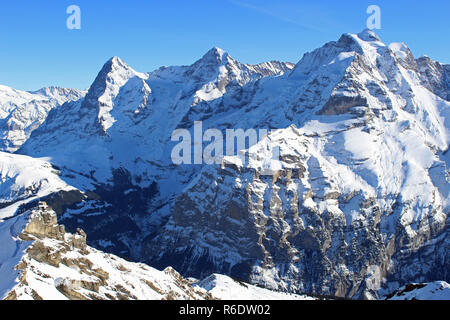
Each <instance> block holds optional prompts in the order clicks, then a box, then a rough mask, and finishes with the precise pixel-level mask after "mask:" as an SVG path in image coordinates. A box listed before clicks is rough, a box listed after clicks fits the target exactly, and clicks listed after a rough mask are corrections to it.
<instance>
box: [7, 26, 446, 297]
mask: <svg viewBox="0 0 450 320" xmlns="http://www.w3.org/2000/svg"><path fill="white" fill-rule="evenodd" d="M449 79H450V74H449V66H447V65H443V64H440V63H438V62H435V61H432V60H431V59H429V58H427V57H424V58H419V59H415V58H414V56H413V54H412V53H411V51H410V50H409V49H408V47H407V46H406V45H405V44H401V43H394V44H391V45H386V44H384V43H383V42H382V41H381V40H380V39H379V38H378V36H377V35H376V34H375V33H373V32H372V31H368V30H366V31H364V32H362V33H359V34H344V35H343V36H342V37H341V38H340V39H339V40H338V41H333V42H330V43H327V44H325V45H324V46H323V47H321V48H319V49H317V50H314V51H313V52H311V53H307V54H305V55H304V57H303V58H302V59H301V60H300V61H299V62H298V63H297V64H296V65H295V66H293V65H291V64H289V63H280V62H271V63H263V64H259V65H246V64H242V63H240V62H238V61H236V60H235V59H233V58H232V57H231V56H230V55H229V54H227V53H226V52H224V51H223V50H221V49H218V48H213V49H212V50H210V51H209V52H208V53H206V54H205V56H203V57H202V58H201V59H200V60H198V61H197V62H195V63H194V64H193V65H191V66H178V67H163V68H160V69H158V70H156V71H153V72H149V73H141V72H137V71H135V70H133V69H132V68H131V67H130V66H128V65H127V64H126V63H125V62H124V61H122V60H121V59H120V58H117V57H114V58H112V59H111V60H109V61H108V62H107V63H106V64H105V65H104V66H103V68H102V70H101V71H100V73H99V74H98V76H97V78H96V79H95V81H94V82H93V84H92V85H91V86H90V88H89V91H88V92H87V94H86V96H85V97H82V98H80V99H77V100H75V101H72V102H67V103H65V104H63V105H62V106H60V107H58V108H54V109H53V110H51V111H50V112H49V114H48V117H47V119H46V121H45V122H44V123H43V124H42V125H41V126H39V127H38V128H37V129H36V130H34V131H33V132H32V134H31V135H30V137H29V138H28V139H27V141H26V142H25V143H24V144H23V146H22V147H21V148H20V149H19V150H18V152H17V153H20V154H23V155H26V156H28V157H33V158H45V159H46V160H39V161H47V163H51V165H52V166H53V167H54V168H55V170H56V171H57V172H58V175H57V178H58V179H59V180H61V181H62V182H63V183H62V185H61V187H59V189H58V190H55V191H53V192H52V193H51V194H48V193H47V194H46V195H43V197H44V198H45V199H46V200H47V202H49V203H50V204H51V206H52V207H53V208H55V210H56V211H57V213H58V214H60V215H61V219H62V222H63V223H64V224H65V225H66V226H67V227H68V229H69V230H71V231H72V232H75V229H76V227H78V226H79V227H82V228H83V229H84V230H85V231H86V233H87V235H88V243H89V244H90V245H92V246H94V247H96V248H97V249H102V250H104V251H107V252H110V253H114V254H117V255H120V256H122V257H126V258H128V259H132V260H134V261H141V262H146V263H148V264H150V265H152V266H153V267H157V268H159V269H164V268H165V267H168V266H171V267H174V268H175V269H176V270H178V271H180V273H181V274H182V275H183V276H186V277H190V276H193V277H196V278H205V277H208V276H210V275H211V274H214V273H219V274H225V275H231V276H232V277H234V278H237V279H240V280H243V281H247V282H250V283H253V284H258V285H260V286H264V287H266V288H270V289H276V290H281V291H289V292H292V293H303V292H306V293H308V294H314V295H326V296H336V297H348V298H369V299H371V298H381V297H383V296H384V295H387V294H389V293H390V292H392V291H393V290H394V289H397V288H398V287H400V286H402V285H406V284H408V283H418V282H432V281H438V280H443V281H447V282H449V281H450V279H449V274H448V266H449V264H450V257H449V255H448V252H449V247H450V241H449V240H448V239H449V237H448V236H447V235H448V230H449V227H448V226H449V224H448V223H447V217H448V213H449V200H450V198H449V172H448V167H449V157H448V143H449V128H450V125H449V122H448V121H449V120H448V118H449V110H450V101H449V96H448V93H449V88H450V87H449V86H450V82H449ZM194 121H202V126H203V131H205V130H207V129H209V128H217V129H219V130H220V131H222V132H225V130H226V129H238V128H242V129H244V130H246V129H271V130H273V131H272V132H271V133H270V134H268V135H267V136H264V137H260V138H261V139H260V141H259V142H258V143H256V144H255V145H252V146H248V149H247V150H246V152H247V154H248V155H249V156H248V158H249V163H245V164H244V163H241V159H240V158H238V157H232V156H230V157H225V158H224V159H223V161H222V163H221V164H220V165H174V164H173V162H172V159H171V151H172V148H173V147H174V145H175V144H176V142H172V141H171V134H172V132H173V131H174V130H175V129H178V128H186V129H188V130H190V131H191V132H192V131H193V125H194ZM275 148H279V150H280V163H279V164H280V167H278V168H277V169H276V170H275V172H273V173H274V174H273V175H271V176H267V175H264V174H263V173H264V172H263V169H264V164H265V161H266V160H267V157H266V155H267V154H268V153H269V154H271V153H272V150H273V149H275ZM14 156H15V155H14ZM17 156H18V155H17ZM38 179H39V180H40V179H41V178H38ZM16 184H17V183H13V185H16ZM19 185H22V184H20V183H19ZM64 188H67V190H65V189H64ZM5 190H6V191H5V192H7V190H8V187H7V186H5ZM39 192H40V191H39V190H37V191H36V192H35V193H36V194H39ZM11 194H12V195H13V196H11V197H10V198H9V200H8V201H4V202H5V206H4V208H3V209H2V210H3V211H2V212H5V214H4V215H3V218H5V217H6V216H7V214H8V215H12V214H14V210H16V209H17V210H19V209H20V208H18V207H17V208H13V209H10V208H11V206H9V204H10V203H13V202H15V201H18V200H22V199H23V197H22V198H21V196H20V194H24V192H22V193H17V196H15V195H14V193H11ZM30 201H33V199H32V198H30ZM6 202H7V203H6ZM16 203H18V202H16ZM5 210H8V211H5ZM22 210H23V207H22ZM7 212H8V213H7ZM217 282H221V281H220V279H218V280H217Z"/></svg>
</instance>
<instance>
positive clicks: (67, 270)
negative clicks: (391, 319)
mask: <svg viewBox="0 0 450 320" xmlns="http://www.w3.org/2000/svg"><path fill="white" fill-rule="evenodd" d="M0 240H1V243H2V246H1V249H0V274H1V275H2V277H1V278H0V299H7V300H16V299H18V300H28V299H33V300H41V299H44V300H65V299H71V300H88V299H89V300H90V299H94V300H99V299H101V300H105V299H108V300H109V299H113V300H116V299H121V300H129V299H132V300H135V299H139V300H144V299H146V300H173V299H195V300H203V299H223V298H228V296H227V295H224V294H223V292H227V293H232V292H233V294H234V297H233V298H235V299H236V298H237V299H250V298H251V299H264V300H266V299H283V298H290V299H307V298H308V297H306V296H296V295H289V294H282V293H275V292H271V291H269V290H265V289H261V288H255V287H253V286H250V285H246V284H244V283H242V284H239V285H238V284H235V282H234V281H233V280H231V279H230V278H228V277H226V276H221V275H214V276H213V277H214V278H215V279H220V283H217V282H214V283H212V282H213V281H212V280H211V279H212V277H210V278H208V279H206V280H203V281H201V282H199V283H198V284H197V285H192V284H191V282H190V281H188V280H186V279H184V278H183V277H182V276H181V275H180V274H178V273H177V272H176V271H175V270H174V269H172V268H166V269H165V270H164V271H158V270H156V269H153V268H151V267H148V266H146V265H144V264H140V263H131V262H128V261H125V260H123V259H120V258H118V257H116V256H114V255H111V254H106V253H103V252H101V251H98V250H95V249H93V248H91V247H89V246H87V245H86V234H85V233H84V232H83V231H82V230H80V229H78V230H77V231H76V234H69V233H66V232H65V228H64V226H62V225H58V223H57V218H56V213H55V212H54V211H53V210H52V209H51V208H48V207H46V205H44V204H40V205H39V207H37V208H33V209H32V210H30V211H27V212H25V213H23V214H22V215H19V216H16V217H14V218H11V219H8V220H6V221H4V222H2V223H0ZM239 287H240V288H239ZM238 289H239V290H238ZM216 293H217V294H216Z"/></svg>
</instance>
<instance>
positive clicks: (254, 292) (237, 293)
mask: <svg viewBox="0 0 450 320" xmlns="http://www.w3.org/2000/svg"><path fill="white" fill-rule="evenodd" d="M195 287H199V288H203V289H205V290H206V291H208V292H209V293H210V294H211V295H212V296H214V297H216V298H218V299H221V300H314V298H312V297H308V296H305V295H296V294H289V293H283V292H276V291H270V290H267V289H264V288H260V287H256V286H253V285H250V284H247V283H244V282H241V281H237V280H233V279H232V278H230V277H227V276H224V275H221V274H212V275H211V276H209V277H207V278H206V279H204V280H202V281H200V282H198V283H196V284H195Z"/></svg>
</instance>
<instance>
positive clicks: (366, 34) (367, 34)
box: [357, 29, 381, 42]
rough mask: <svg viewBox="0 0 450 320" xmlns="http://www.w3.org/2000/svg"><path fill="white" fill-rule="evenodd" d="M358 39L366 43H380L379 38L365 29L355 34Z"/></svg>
mask: <svg viewBox="0 0 450 320" xmlns="http://www.w3.org/2000/svg"><path fill="white" fill-rule="evenodd" d="M357 36H358V38H359V39H361V40H363V41H367V42H373V41H381V39H380V37H378V35H377V34H376V33H375V32H374V31H373V30H370V29H365V30H363V31H362V32H360V33H358V34H357Z"/></svg>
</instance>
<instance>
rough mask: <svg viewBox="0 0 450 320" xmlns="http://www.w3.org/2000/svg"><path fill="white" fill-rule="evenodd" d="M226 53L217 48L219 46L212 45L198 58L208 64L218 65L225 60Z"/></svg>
mask: <svg viewBox="0 0 450 320" xmlns="http://www.w3.org/2000/svg"><path fill="white" fill-rule="evenodd" d="M228 56H229V55H228V53H227V52H226V51H225V50H223V49H221V48H219V47H213V48H212V49H210V50H209V51H208V52H206V53H205V54H204V55H203V57H202V58H201V59H200V60H199V61H202V62H205V63H208V64H210V63H211V64H215V65H219V64H222V63H223V62H224V61H226V59H227V57H228Z"/></svg>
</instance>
